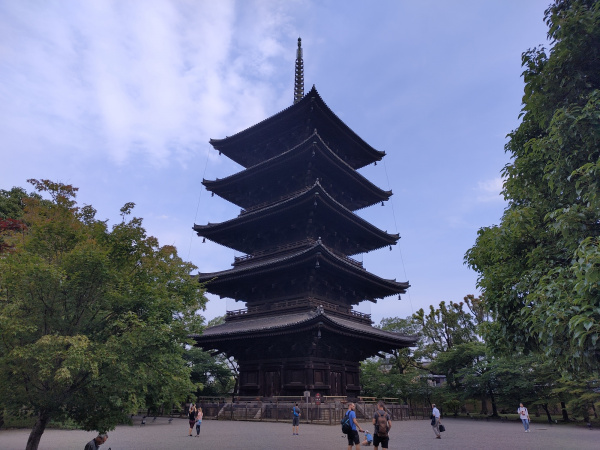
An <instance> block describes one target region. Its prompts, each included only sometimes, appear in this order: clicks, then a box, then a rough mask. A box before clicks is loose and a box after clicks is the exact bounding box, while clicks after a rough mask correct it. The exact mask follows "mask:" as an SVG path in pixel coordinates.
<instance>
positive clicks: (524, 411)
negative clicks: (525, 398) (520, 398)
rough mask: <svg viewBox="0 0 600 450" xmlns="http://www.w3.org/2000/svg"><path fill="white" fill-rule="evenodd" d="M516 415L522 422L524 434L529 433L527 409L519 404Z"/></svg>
mask: <svg viewBox="0 0 600 450" xmlns="http://www.w3.org/2000/svg"><path fill="white" fill-rule="evenodd" d="M517 414H519V417H520V418H521V422H523V427H524V428H525V433H529V411H527V408H525V407H524V406H523V403H519V409H517Z"/></svg>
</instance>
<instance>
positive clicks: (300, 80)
mask: <svg viewBox="0 0 600 450" xmlns="http://www.w3.org/2000/svg"><path fill="white" fill-rule="evenodd" d="M302 97H304V61H303V60H302V39H301V38H298V50H296V80H295V83H294V104H296V103H298V102H299V101H300V100H301V99H302Z"/></svg>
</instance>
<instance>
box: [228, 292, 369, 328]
mask: <svg viewBox="0 0 600 450" xmlns="http://www.w3.org/2000/svg"><path fill="white" fill-rule="evenodd" d="M307 306H308V307H312V308H316V307H318V306H323V309H325V310H326V311H334V312H337V313H342V314H348V315H351V316H353V317H355V318H357V319H361V321H364V322H368V323H369V324H370V323H371V315H370V314H366V313H362V312H360V311H354V310H353V309H351V308H348V307H346V306H342V305H336V304H335V303H329V302H325V301H323V300H319V299H317V298H314V297H302V298H291V299H288V300H284V301H280V302H276V303H269V304H265V305H261V306H250V307H248V308H244V309H236V310H233V311H227V313H226V315H227V318H230V319H233V318H237V317H241V316H247V315H252V314H261V313H262V314H264V313H267V312H278V311H281V310H290V309H293V308H300V307H307Z"/></svg>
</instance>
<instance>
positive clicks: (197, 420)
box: [196, 408, 204, 437]
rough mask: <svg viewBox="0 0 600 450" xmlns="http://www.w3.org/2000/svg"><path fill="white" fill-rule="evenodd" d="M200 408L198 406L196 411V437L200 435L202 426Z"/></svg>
mask: <svg viewBox="0 0 600 450" xmlns="http://www.w3.org/2000/svg"><path fill="white" fill-rule="evenodd" d="M202 416H204V414H202V408H198V412H197V413H196V437H199V436H200V427H201V426H202Z"/></svg>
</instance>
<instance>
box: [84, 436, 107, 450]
mask: <svg viewBox="0 0 600 450" xmlns="http://www.w3.org/2000/svg"><path fill="white" fill-rule="evenodd" d="M107 439H108V434H99V435H98V436H96V437H95V438H94V439H92V440H91V441H90V442H88V443H87V444H85V448H84V449H83V450H98V448H99V447H100V446H101V445H102V444H104V443H105V442H106V440H107Z"/></svg>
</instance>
